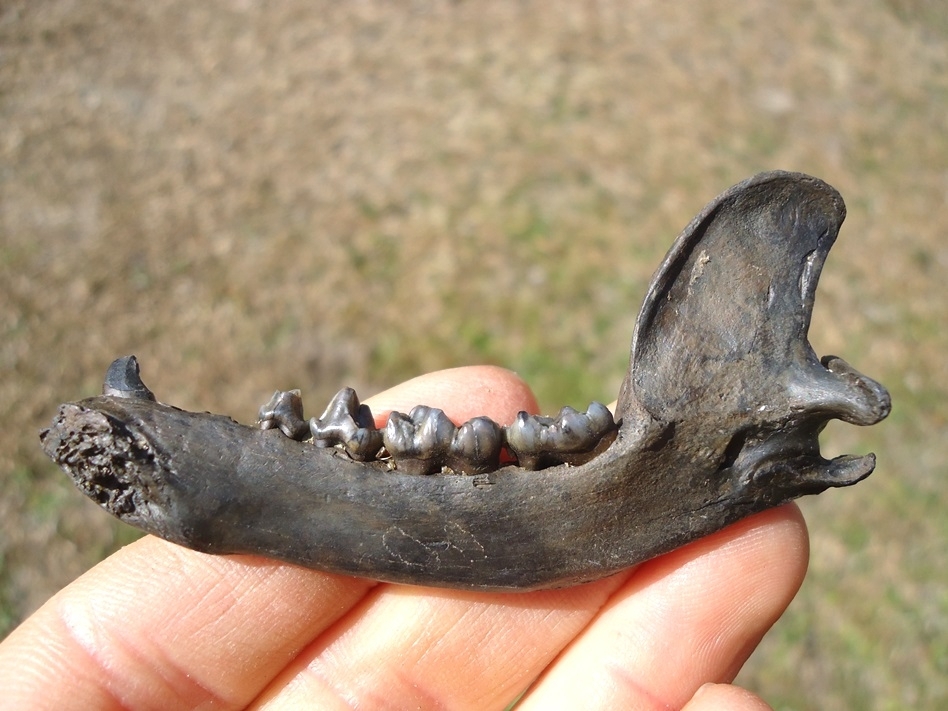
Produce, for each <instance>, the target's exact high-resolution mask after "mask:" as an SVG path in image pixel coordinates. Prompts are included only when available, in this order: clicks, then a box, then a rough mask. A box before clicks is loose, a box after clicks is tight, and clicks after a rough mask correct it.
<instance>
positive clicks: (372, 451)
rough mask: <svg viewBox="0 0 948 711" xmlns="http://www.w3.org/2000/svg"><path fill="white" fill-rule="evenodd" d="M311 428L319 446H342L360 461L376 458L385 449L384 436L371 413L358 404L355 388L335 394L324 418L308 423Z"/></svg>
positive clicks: (323, 415)
mask: <svg viewBox="0 0 948 711" xmlns="http://www.w3.org/2000/svg"><path fill="white" fill-rule="evenodd" d="M309 429H310V432H311V433H312V435H313V442H315V443H316V446H317V447H333V446H335V445H337V444H338V445H342V446H343V447H344V448H345V450H346V452H348V454H349V456H350V457H352V458H353V459H355V460H356V461H359V462H366V461H370V460H372V459H375V458H376V457H377V456H378V453H379V451H380V450H381V449H382V433H381V432H380V431H379V430H378V429H376V427H375V419H374V418H373V417H372V410H371V409H370V408H369V406H368V405H363V404H360V403H359V396H358V395H356V392H355V390H353V389H352V388H343V389H342V390H340V391H339V392H338V393H336V394H335V396H334V397H333V399H332V400H330V402H329V406H328V407H327V408H326V411H325V412H324V413H323V414H322V416H321V417H319V418H318V419H317V418H315V417H314V418H312V419H311V420H310V421H309Z"/></svg>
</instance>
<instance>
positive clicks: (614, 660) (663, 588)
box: [521, 505, 808, 709]
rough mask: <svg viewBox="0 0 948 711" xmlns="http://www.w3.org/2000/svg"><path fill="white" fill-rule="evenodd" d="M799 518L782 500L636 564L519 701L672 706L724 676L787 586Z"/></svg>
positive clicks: (800, 537) (800, 558) (801, 532)
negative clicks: (779, 504) (774, 506)
mask: <svg viewBox="0 0 948 711" xmlns="http://www.w3.org/2000/svg"><path fill="white" fill-rule="evenodd" d="M807 556H808V545H807V535H806V527H805V524H804V522H803V519H802V517H801V515H800V512H799V509H798V508H797V507H796V506H794V505H790V506H784V507H781V508H779V509H775V510H772V511H767V512H764V513H761V514H757V515H756V516H753V517H750V518H748V519H745V520H744V521H741V522H739V523H737V524H735V525H733V526H731V527H729V528H727V529H725V530H723V531H721V532H719V533H716V534H713V535H711V536H708V537H707V538H704V539H702V540H700V541H697V542H695V543H692V544H690V545H688V546H685V547H684V548H681V549H679V550H677V551H674V552H672V553H670V554H668V555H665V556H662V557H661V558H657V559H655V560H653V561H650V562H648V563H644V564H643V565H641V566H639V568H638V569H637V570H636V571H635V573H634V574H633V576H632V577H631V578H630V579H629V581H628V583H627V584H626V585H625V586H624V587H623V589H622V590H621V591H620V592H618V593H617V594H616V595H615V596H614V597H613V599H612V600H611V601H610V603H609V605H608V606H607V607H606V608H605V609H604V610H603V611H602V613H601V614H600V615H599V616H598V617H597V618H596V620H595V622H594V623H592V624H591V625H590V626H589V628H588V629H587V630H585V631H584V632H583V634H582V635H581V636H580V637H579V638H578V639H577V640H576V641H575V642H574V643H573V644H572V645H571V646H570V648H569V649H568V650H566V652H565V653H564V654H563V655H562V656H561V657H560V658H559V659H558V660H557V661H556V663H555V664H554V665H553V666H552V667H550V668H549V669H548V670H547V671H546V672H545V674H544V676H543V678H542V679H541V680H540V681H539V682H538V683H537V684H536V686H535V687H534V688H533V689H532V690H531V691H530V693H529V694H528V695H527V697H526V698H525V699H524V701H523V703H522V706H521V708H523V709H535V708H536V709H550V708H579V707H582V708H587V709H594V708H603V709H613V708H641V709H652V708H654V709H667V708H680V707H681V706H683V705H684V704H685V703H686V702H687V701H688V700H689V699H690V698H691V697H692V695H693V694H694V693H695V691H696V690H697V689H698V688H699V687H700V686H701V685H702V684H703V683H705V682H709V681H715V682H721V681H730V680H731V679H732V678H733V677H734V675H735V674H736V673H737V671H738V670H739V669H740V667H741V665H742V664H743V663H744V661H745V660H746V658H747V656H748V655H749V654H750V652H751V651H752V650H753V648H754V647H755V646H756V644H757V643H758V642H759V640H760V638H761V637H762V636H763V634H764V633H765V632H766V631H767V629H769V628H770V626H771V625H772V624H773V622H774V621H775V620H776V619H777V617H779V615H780V614H781V613H782V612H783V610H784V609H785V608H786V606H787V605H788V604H789V602H790V600H791V599H792V598H793V595H794V594H795V593H796V591H797V589H798V588H799V586H800V583H801V582H802V580H803V576H804V574H805V572H806V561H807Z"/></svg>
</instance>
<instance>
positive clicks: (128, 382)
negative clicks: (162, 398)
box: [102, 355, 155, 402]
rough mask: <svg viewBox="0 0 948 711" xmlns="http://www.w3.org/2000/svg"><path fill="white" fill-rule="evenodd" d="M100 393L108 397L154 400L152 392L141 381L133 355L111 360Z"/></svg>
mask: <svg viewBox="0 0 948 711" xmlns="http://www.w3.org/2000/svg"><path fill="white" fill-rule="evenodd" d="M102 394H103V395H108V396H110V397H126V398H131V399H133V400H151V401H152V402H154V401H155V395H154V393H152V391H151V390H149V389H148V387H147V386H146V385H145V383H143V382H142V378H141V374H140V371H139V368H138V359H137V358H136V357H135V356H133V355H132V356H125V357H123V358H117V359H116V360H114V361H112V364H111V365H110V366H109V369H108V371H107V372H106V373H105V382H104V383H102Z"/></svg>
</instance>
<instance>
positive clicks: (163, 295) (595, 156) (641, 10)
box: [0, 0, 948, 709]
mask: <svg viewBox="0 0 948 711" xmlns="http://www.w3.org/2000/svg"><path fill="white" fill-rule="evenodd" d="M773 168H783V169H788V170H799V171H804V172H808V173H811V174H814V175H817V176H820V177H822V178H824V179H826V180H827V181H828V182H830V183H831V184H833V185H835V186H836V187H837V188H838V189H839V190H840V191H841V192H842V193H843V195H844V196H845V198H846V200H847V203H848V206H849V218H848V220H847V223H846V225H844V227H843V232H842V236H841V238H840V241H839V243H838V244H837V246H836V247H835V248H834V251H833V253H832V254H831V255H830V259H829V261H828V263H827V265H826V268H825V270H824V274H823V278H822V283H821V286H820V291H819V293H818V297H817V309H816V315H815V318H814V323H813V327H812V330H811V340H812V342H813V344H814V347H815V349H816V351H817V352H818V353H820V354H825V353H838V354H840V355H843V356H844V357H846V358H847V359H848V360H849V361H850V362H852V363H853V364H854V365H855V366H856V367H858V368H859V369H860V370H862V371H863V372H866V373H867V374H870V375H872V376H874V377H876V378H878V379H879V380H881V381H882V382H884V383H885V384H886V385H887V386H889V388H890V389H891V391H892V394H893V400H894V403H895V404H894V410H893V413H892V416H891V417H890V418H889V420H887V421H886V422H885V423H883V424H882V425H879V426H877V427H873V428H869V429H866V430H860V429H857V428H854V427H850V426H838V427H837V426H832V427H830V428H829V429H828V431H827V433H826V436H825V437H824V448H825V450H827V451H828V452H829V453H830V454H839V453H843V452H854V453H862V452H866V451H875V452H877V453H878V455H879V466H878V469H877V471H876V473H875V474H874V475H873V476H872V477H870V479H869V480H867V481H866V482H864V483H861V484H860V485H859V486H857V487H855V488H854V489H852V490H846V491H832V492H828V493H826V494H824V495H823V496H821V497H818V498H815V499H812V500H808V501H805V502H804V503H803V506H804V510H805V512H806V514H807V518H808V521H809V524H810V526H811V530H812V538H813V546H812V548H813V558H812V565H811V569H810V573H809V575H808V578H807V581H806V583H805V584H804V587H803V590H802V591H801V593H800V595H799V596H798V598H797V599H796V600H795V601H794V603H793V605H792V607H791V608H790V610H789V612H788V613H787V614H786V615H785V616H784V617H783V618H782V619H781V620H780V621H779V623H778V624H777V625H776V627H775V628H774V630H773V631H772V632H771V633H770V634H769V635H768V636H767V638H766V639H765V640H764V642H763V644H762V646H761V647H760V649H759V650H758V652H757V653H756V654H755V655H754V656H753V657H752V659H751V661H750V662H749V664H748V665H747V667H746V668H745V670H744V671H743V672H742V674H741V676H740V678H739V680H740V682H741V683H743V684H746V685H748V686H750V687H751V688H753V689H755V690H757V691H758V692H759V693H761V694H762V695H763V696H764V697H765V698H767V699H768V700H769V701H770V702H771V703H772V704H773V705H774V706H775V707H776V708H778V709H809V708H820V709H857V708H858V709H895V708H942V707H945V706H946V705H948V588H946V586H945V577H944V575H945V573H944V571H945V570H946V569H948V517H946V516H945V510H946V508H948V489H946V485H945V474H946V466H948V465H946V462H948V404H946V391H948V359H946V356H945V354H946V352H948V335H946V328H945V326H946V323H948V321H946V316H948V288H946V277H948V242H946V239H945V233H946V228H948V19H946V16H945V14H944V9H943V6H942V4H941V3H939V2H934V1H931V2H926V1H925V0H889V1H888V2H885V1H883V0H867V1H865V2H862V1H857V0H848V1H843V2H834V3H818V2H813V1H812V0H785V1H784V2H770V1H768V0H752V1H749V2H744V3H732V2H725V1H724V0H711V1H709V2H705V3H694V4H691V5H688V6H686V5H683V4H680V3H663V2H656V1H654V0H637V1H635V2H632V1H630V2H620V1H619V0H587V1H586V2H566V1H565V0H544V1H543V2H539V1H534V2H531V1H529V0H522V1H519V2H516V1H513V0H509V1H507V2H496V1H494V0H488V1H486V2H472V1H464V0H456V1H454V2H448V1H443V2H436V1H432V2H408V1H407V0H406V1H403V2H382V1H381V0H362V1H360V2H352V3H338V2H329V1H323V2H303V1H302V0H288V1H287V2H282V3H260V2H255V1H254V0H243V1H242V2H222V1H220V0H212V1H208V2H202V3H191V2H183V1H176V0H159V1H156V2H150V3H126V2H120V1H119V0H88V1H87V2H82V3H78V2H72V1H70V0H47V1H46V2H30V1H27V0H6V1H5V2H2V3H0V635H2V634H3V633H5V632H6V631H9V630H10V629H12V627H13V626H14V625H16V624H17V622H18V621H19V620H21V619H22V618H23V617H24V616H25V615H27V614H29V613H30V612H31V611H32V610H33V609H35V608H36V607H37V606H38V605H40V604H41V603H42V602H43V601H44V600H46V599H47V598H48V597H49V596H50V595H51V594H52V593H53V592H55V591H56V590H57V589H59V588H60V587H61V586H63V585H65V584H66V583H68V582H69V581H70V580H72V579H73V578H75V577H76V576H77V575H79V574H80V573H81V572H82V571H83V570H85V569H86V568H88V567H89V566H91V565H93V564H94V563H95V562H96V561H97V560H99V559H101V558H102V557H103V556H105V555H107V554H108V553H109V552H110V551H112V550H115V549H116V548H117V547H119V546H121V545H123V544H124V543H125V542H127V541H128V540H130V539H131V538H132V537H133V536H134V535H135V534H134V532H132V531H131V530H129V529H126V528H124V527H122V526H120V525H119V524H116V523H113V522H112V521H111V520H110V519H109V518H108V517H107V516H105V515H104V514H103V513H102V512H100V511H99V510H98V509H97V508H96V507H95V505H93V504H92V503H91V502H89V501H86V500H85V499H84V498H83V497H82V496H81V495H80V494H79V493H78V492H77V491H75V490H73V489H72V487H71V485H70V484H69V483H68V482H67V480H66V478H65V477H64V476H63V475H62V474H61V472H59V471H58V470H57V469H56V468H55V467H54V466H53V465H52V464H51V463H50V462H49V461H47V460H46V459H45V458H44V457H43V455H42V454H41V452H40V450H39V446H38V441H37V436H36V435H37V432H38V430H39V429H40V428H41V427H43V426H44V425H45V424H46V423H47V422H48V421H49V420H50V418H51V417H52V415H53V413H54V412H55V408H56V406H57V405H58V403H60V402H63V401H70V400H76V399H80V398H82V397H86V396H90V395H93V394H96V393H97V391H98V389H99V387H100V383H101V378H102V375H103V374H104V371H105V368H106V366H107V365H108V363H109V362H110V361H111V360H112V359H113V358H114V357H116V356H118V355H122V354H126V353H135V354H136V355H137V356H138V357H139V359H140V361H141V363H142V366H143V371H144V376H145V379H146V382H147V383H148V384H149V386H150V387H151V388H152V389H153V390H154V391H155V392H156V393H158V394H159V396H160V397H161V398H162V399H163V400H164V401H166V402H171V403H174V404H176V405H179V406H181V407H186V408H189V409H199V410H203V409H206V410H211V411H215V412H223V413H228V414H231V415H233V416H234V417H235V418H237V419H239V420H242V421H252V420H253V418H254V416H255V412H256V408H257V406H258V405H259V404H260V403H262V402H263V401H265V400H266V399H267V397H268V396H269V394H270V393H271V392H272V391H273V390H274V389H276V388H278V387H279V388H285V387H300V388H301V389H302V390H303V392H304V400H305V402H306V403H307V405H308V409H311V410H314V409H319V408H320V407H321V406H322V404H323V403H324V402H326V401H327V399H328V397H329V396H330V395H331V394H332V393H333V392H334V391H335V390H336V389H338V388H339V387H340V386H342V385H345V384H349V385H352V386H354V387H356V389H357V390H358V391H359V392H360V393H364V394H366V395H367V394H370V393H371V392H373V391H374V390H377V389H380V388H384V387H386V386H388V385H391V384H394V383H395V382H398V381H400V380H402V379H404V378H406V377H409V376H412V375H416V374H418V373H420V372H424V371H428V370H431V369H435V368H441V367H448V366H457V365H463V364H468V363H484V362H489V363H496V364H500V365H504V366H507V367H510V368H512V369H514V370H516V371H518V372H520V373H521V375H523V376H524V377H525V378H527V379H528V381H530V382H531V383H533V384H534V385H535V387H536V390H537V392H538V394H539V397H540V401H541V403H542V405H543V406H544V409H545V410H546V411H548V412H553V411H556V410H557V409H558V408H559V407H560V406H561V405H563V404H572V405H576V406H582V407H584V406H585V405H586V404H587V403H588V402H589V400H592V399H597V400H601V401H604V402H608V401H610V400H612V399H614V397H615V393H616V392H617V390H618V385H619V382H620V381H621V378H622V375H623V371H624V368H625V365H626V359H627V354H628V339H629V335H630V334H631V329H632V324H633V320H634V318H635V315H636V313H637V312H638V307H639V303H640V301H641V298H642V296H643V294H644V290H645V287H646V285H647V282H648V278H649V276H650V274H651V272H652V270H653V269H654V268H655V267H656V266H657V264H658V263H659V261H660V259H661V257H662V255H663V253H664V251H665V250H666V249H667V248H668V246H669V245H670V244H671V241H672V240H673V238H674V236H675V235H676V234H677V232H678V231H679V230H680V229H681V228H683V227H684V225H686V224H687V223H688V221H689V220H690V219H691V218H692V216H693V215H694V214H695V213H696V212H697V211H698V210H699V209H700V208H701V207H702V206H703V205H704V203H705V202H707V201H708V200H710V199H711V198H712V197H714V196H715V195H716V194H718V193H719V192H721V191H722V190H723V189H724V188H726V187H728V186H729V185H731V184H733V183H735V182H738V181H739V180H741V179H743V178H745V177H747V176H749V175H751V174H753V173H755V172H758V171H761V170H769V169H773Z"/></svg>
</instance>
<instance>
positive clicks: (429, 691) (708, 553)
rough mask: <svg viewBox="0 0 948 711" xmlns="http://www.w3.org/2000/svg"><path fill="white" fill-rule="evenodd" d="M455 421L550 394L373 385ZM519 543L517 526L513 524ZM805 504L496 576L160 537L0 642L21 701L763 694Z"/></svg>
mask: <svg viewBox="0 0 948 711" xmlns="http://www.w3.org/2000/svg"><path fill="white" fill-rule="evenodd" d="M366 402H367V403H368V404H369V405H370V406H371V407H372V411H373V412H374V413H376V415H377V416H378V418H379V420H380V421H381V420H384V417H385V415H386V413H387V412H388V411H390V410H393V409H397V410H400V411H402V412H407V411H408V410H410V409H411V407H412V406H413V405H416V404H427V405H432V406H435V407H440V408H442V409H443V410H444V411H445V412H446V413H447V414H448V416H449V417H450V418H451V419H452V420H454V421H455V422H462V421H464V420H466V419H468V418H470V417H472V416H475V415H487V416H489V417H491V418H493V419H494V420H495V421H498V422H510V421H512V420H513V418H514V417H515V416H516V413H517V412H518V411H519V410H527V411H529V412H536V409H537V406H536V400H535V398H534V396H533V394H532V393H531V392H530V390H529V388H528V387H527V386H526V385H525V384H524V383H523V381H521V380H520V379H519V378H518V377H517V376H516V375H514V374H513V373H510V372H509V371H506V370H502V369H499V368H492V367H471V368H458V369H454V370H449V371H441V372H438V373H432V374H429V375H426V376H422V377H421V378H416V379H414V380H411V381H409V382H407V383H404V384H402V385H400V386H397V387H395V388H393V389H391V390H388V391H386V392H384V393H381V394H380V395H377V396H375V397H373V398H370V399H369V400H367V401H366ZM511 545H516V542H515V541H514V542H511ZM808 552H809V549H808V538H807V532H806V526H805V524H804V522H803V519H802V517H801V515H800V512H799V509H797V507H796V506H794V505H788V506H784V507H781V508H779V509H775V510H772V511H767V512H764V513H761V514H758V515H756V516H753V517H751V518H748V519H746V520H744V521H742V522H740V523H738V524H735V525H733V526H731V527H730V528H727V529H725V530H724V531H721V532H719V533H716V534H714V535H712V536H708V537H707V538H705V539H702V540H700V541H697V542H695V543H693V544H691V545H688V546H686V547H684V548H681V549H679V550H677V551H674V552H672V553H670V554H668V555H665V556H662V557H660V558H657V559H655V560H652V561H649V562H647V563H643V564H641V565H639V566H637V567H636V568H634V569H631V570H628V571H625V572H623V573H620V574H618V575H615V576H613V577H611V578H608V579H605V580H601V581H599V582H595V583H590V584H587V585H582V586H578V587H574V588H567V589H563V590H549V591H541V592H535V593H519V594H491V593H471V592H459V591H453V590H437V589H432V588H418V587H409V586H402V585H390V584H380V583H374V582H371V581H367V580H361V579H356V578H346V577H342V576H339V575H331V574H327V573H321V572H317V571H313V570H306V569H304V568H300V567H297V566H292V565H286V564H282V563H278V562H275V561H270V560H265V559H263V558H257V557H251V556H210V555H204V554H201V553H195V552H193V551H190V550H186V549H184V548H181V547H179V546H176V545H173V544H171V543H167V542H165V541H162V540H160V539H158V538H155V537H153V536H146V537H145V538H143V539H141V540H139V541H137V542H136V543H133V544H132V545H130V546H127V547H126V548H124V549H122V550H121V551H119V552H118V553H116V554H114V555H113V556H111V557H110V558H108V559H107V560H105V561H103V562H102V563H100V564H99V565H98V566H96V567H95V568H93V569H92V570H90V571H89V572H88V573H87V574H85V575H84V576H82V577H81V578H79V579H78V580H77V581H76V582H74V583H73V584H72V585H69V586H68V587H66V588H65V589H63V590H62V591H61V592H60V593H58V594H57V595H56V596H55V597H53V598H52V599H51V600H50V601H49V602H47V603H46V605H44V606H43V607H42V608H41V609H40V610H39V611H38V612H36V613H35V614H34V615H33V616H32V617H30V618H29V619H28V620H26V621H25V622H24V623H23V624H22V625H21V626H20V627H19V628H17V629H16V630H15V631H14V632H13V633H12V634H11V635H10V636H9V637H8V638H7V639H6V640H5V641H4V642H3V643H2V644H0V689H2V690H3V702H4V708H9V709H31V710H33V709H71V708H75V709H90V708H95V709H185V708H188V709H192V708H215V709H216V708H222V709H242V708H249V709H284V708H285V709H298V708H318V709H337V708H347V709H348V708H359V709H409V708H411V709H415V708H418V709H435V708H438V709H440V708H448V709H477V710H478V711H480V710H482V709H504V708H506V707H507V706H509V705H510V704H511V703H512V702H513V701H514V700H515V699H516V698H517V697H518V696H519V695H520V694H523V696H522V698H521V700H520V702H519V705H518V706H517V708H518V709H531V710H532V709H544V710H548V709H576V708H583V709H648V710H653V709H654V710H655V711H658V710H662V711H665V710H667V709H686V710H687V711H709V710H711V709H721V710H723V709H727V710H728V711H752V710H754V711H759V710H761V709H767V708H770V707H769V706H767V704H766V703H764V702H763V701H762V700H761V699H760V698H758V697H757V696H755V695H753V694H751V693H750V692H748V691H745V690H743V689H740V688H738V687H736V686H733V685H731V684H730V683H729V682H730V680H731V679H733V677H734V675H735V674H736V673H737V671H738V670H739V669H740V667H741V665H742V664H743V663H744V661H745V660H746V658H747V657H748V655H749V654H750V653H751V651H752V650H753V649H754V647H755V646H756V645H757V643H758V642H759V640H760V638H761V636H762V635H763V634H764V633H765V632H766V631H767V629H768V628H769V627H770V626H771V625H772V624H773V622H774V621H775V620H776V619H777V618H778V617H779V616H780V614H781V613H782V612H783V611H784V609H785V608H786V606H787V605H788V604H789V602H790V600H791V599H792V598H793V596H794V594H795V593H796V591H797V589H798V587H799V585H800V583H801V582H802V580H803V576H804V573H805V571H806V565H807V558H808Z"/></svg>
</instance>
